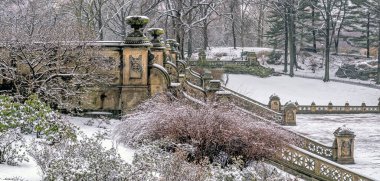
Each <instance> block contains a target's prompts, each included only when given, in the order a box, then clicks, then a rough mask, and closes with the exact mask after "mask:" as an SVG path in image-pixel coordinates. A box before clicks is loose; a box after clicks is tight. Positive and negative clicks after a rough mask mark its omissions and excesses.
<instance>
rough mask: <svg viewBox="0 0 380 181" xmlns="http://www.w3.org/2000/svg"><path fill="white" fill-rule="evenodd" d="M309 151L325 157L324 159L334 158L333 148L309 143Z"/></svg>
mask: <svg viewBox="0 0 380 181" xmlns="http://www.w3.org/2000/svg"><path fill="white" fill-rule="evenodd" d="M307 148H308V149H307V150H308V151H310V152H312V153H315V154H317V155H319V156H323V157H327V158H330V159H331V157H332V156H333V151H332V149H331V148H326V147H324V146H320V145H318V146H316V145H315V144H314V143H312V142H311V143H309V144H308V146H307Z"/></svg>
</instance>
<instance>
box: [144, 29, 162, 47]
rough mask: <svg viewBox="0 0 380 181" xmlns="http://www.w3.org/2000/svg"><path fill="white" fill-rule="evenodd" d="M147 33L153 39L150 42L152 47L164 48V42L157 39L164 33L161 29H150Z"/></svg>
mask: <svg viewBox="0 0 380 181" xmlns="http://www.w3.org/2000/svg"><path fill="white" fill-rule="evenodd" d="M148 33H149V34H150V35H151V36H152V37H153V39H152V40H151V42H152V44H153V47H164V48H165V44H164V42H163V41H162V39H161V38H159V37H160V36H161V35H163V34H164V33H165V31H164V30H163V29H162V28H150V29H149V30H148Z"/></svg>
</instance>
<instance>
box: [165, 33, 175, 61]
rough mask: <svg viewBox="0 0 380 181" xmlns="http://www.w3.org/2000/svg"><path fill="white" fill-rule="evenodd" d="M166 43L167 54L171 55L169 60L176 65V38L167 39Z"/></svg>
mask: <svg viewBox="0 0 380 181" xmlns="http://www.w3.org/2000/svg"><path fill="white" fill-rule="evenodd" d="M166 43H167V44H169V45H170V50H169V55H170V57H171V60H172V62H173V63H174V64H175V65H177V49H176V46H177V40H175V39H167V40H166Z"/></svg>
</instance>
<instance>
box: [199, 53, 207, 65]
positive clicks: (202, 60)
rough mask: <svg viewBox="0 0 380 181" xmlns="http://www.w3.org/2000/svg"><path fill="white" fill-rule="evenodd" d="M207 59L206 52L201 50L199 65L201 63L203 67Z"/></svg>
mask: <svg viewBox="0 0 380 181" xmlns="http://www.w3.org/2000/svg"><path fill="white" fill-rule="evenodd" d="M206 58H207V57H206V51H205V50H203V49H200V50H199V53H198V63H200V64H201V65H202V64H204V63H205V62H206Z"/></svg>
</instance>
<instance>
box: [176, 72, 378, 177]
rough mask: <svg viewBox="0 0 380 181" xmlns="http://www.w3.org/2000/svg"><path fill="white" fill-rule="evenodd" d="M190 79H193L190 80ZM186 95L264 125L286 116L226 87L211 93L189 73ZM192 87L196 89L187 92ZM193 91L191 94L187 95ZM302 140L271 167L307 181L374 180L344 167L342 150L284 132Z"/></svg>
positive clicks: (199, 79) (198, 76) (186, 79)
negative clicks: (222, 104) (228, 105)
mask: <svg viewBox="0 0 380 181" xmlns="http://www.w3.org/2000/svg"><path fill="white" fill-rule="evenodd" d="M187 77H189V78H187ZM184 86H185V89H184V92H183V94H184V95H185V98H187V99H188V100H189V101H190V102H193V103H194V104H197V105H199V106H205V105H206V104H202V103H203V102H206V101H207V100H208V99H209V98H207V97H208V96H210V97H213V98H214V99H216V100H224V101H228V102H232V103H234V104H235V105H236V106H237V107H239V108H241V109H243V110H245V111H247V112H248V113H250V114H252V116H255V117H256V118H260V119H261V120H262V121H266V122H272V123H276V124H282V122H283V119H284V116H283V114H281V113H278V112H276V111H273V110H271V109H269V108H268V107H267V105H264V104H262V103H260V102H258V101H255V100H253V99H251V98H249V97H247V96H244V95H242V94H239V93H237V92H235V91H233V90H231V89H228V88H226V87H220V89H219V90H218V91H211V92H212V93H210V90H208V89H207V87H205V86H204V81H203V80H202V77H201V76H200V75H199V74H197V73H196V72H194V71H192V70H191V71H190V69H188V70H187V74H186V78H185V85H184ZM186 87H192V88H186ZM187 90H190V91H187ZM282 129H284V130H286V131H288V132H290V133H291V134H294V135H295V136H296V137H297V138H299V139H300V140H302V141H301V142H302V144H301V146H299V147H297V146H294V145H288V146H287V147H286V148H283V149H282V150H281V152H279V153H278V154H276V155H275V156H274V157H273V158H271V159H270V160H267V161H268V162H269V163H271V164H273V165H275V166H277V167H279V168H281V169H282V170H284V171H286V172H289V173H291V174H293V175H296V176H299V177H301V178H303V179H305V180H334V181H335V180H336V181H371V180H375V179H373V178H370V177H366V176H363V175H361V174H359V173H356V172H354V171H352V170H350V169H348V168H346V167H344V166H343V165H341V164H338V163H336V162H335V161H336V159H337V152H338V150H337V149H338V147H337V146H336V145H335V144H334V145H335V146H334V145H333V146H327V145H324V144H322V143H319V142H317V141H315V140H312V139H310V138H308V137H305V136H303V135H300V134H298V133H295V132H292V131H290V130H288V129H285V128H282Z"/></svg>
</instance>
